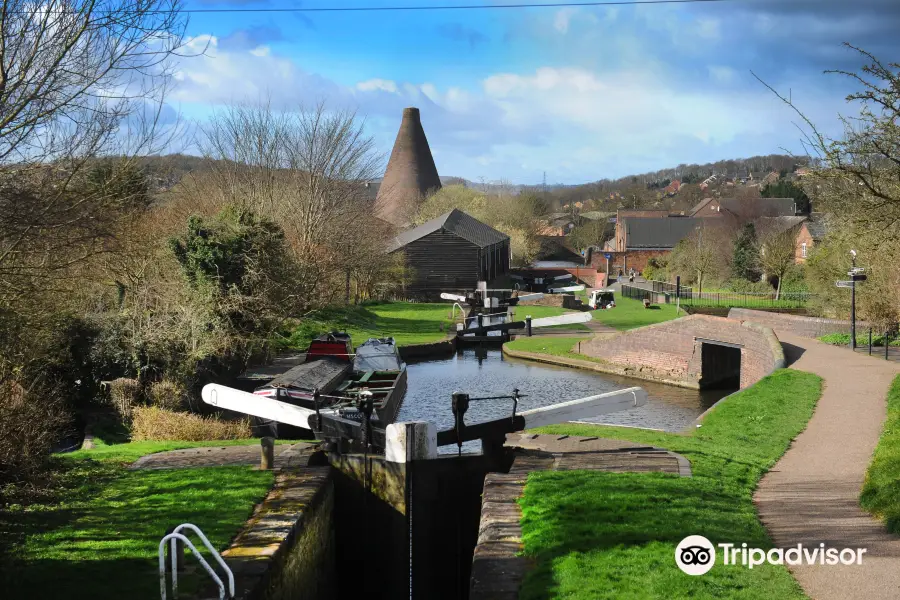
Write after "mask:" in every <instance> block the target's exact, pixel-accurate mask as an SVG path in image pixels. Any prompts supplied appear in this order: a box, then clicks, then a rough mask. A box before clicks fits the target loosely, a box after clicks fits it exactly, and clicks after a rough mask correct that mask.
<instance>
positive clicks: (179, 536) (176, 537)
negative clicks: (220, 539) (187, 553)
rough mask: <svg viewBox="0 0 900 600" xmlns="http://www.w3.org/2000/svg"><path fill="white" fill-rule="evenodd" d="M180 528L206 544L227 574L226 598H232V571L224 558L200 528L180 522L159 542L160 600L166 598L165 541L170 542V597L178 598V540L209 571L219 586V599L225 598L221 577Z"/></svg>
mask: <svg viewBox="0 0 900 600" xmlns="http://www.w3.org/2000/svg"><path fill="white" fill-rule="evenodd" d="M182 529H190V530H191V531H193V532H194V533H195V534H197V537H199V538H200V541H201V542H203V545H204V546H206V549H207V550H209V551H210V553H211V554H212V555H213V558H215V559H216V562H218V563H219V566H220V567H222V570H223V571H225V574H226V575H228V598H234V573H232V572H231V569H230V568H229V567H228V565H227V564H225V560H224V559H223V558H222V556H221V555H220V554H219V553H218V552H217V551H216V549H215V548H214V547H213V545H212V544H210V543H209V540H208V539H207V537H206V536H205V535H204V534H203V532H202V531H200V528H199V527H197V526H196V525H193V524H191V523H182V524H181V525H179V526H178V527H176V528H175V529H173V530H172V533H170V534H168V535H166V536H165V537H164V538H163V539H162V540H160V542H159V596H160V599H161V600H166V557H165V553H166V542H171V546H170V548H169V555H170V557H171V562H172V598H178V542H182V543H183V544H184V545H185V546H187V547H188V548H190V549H191V552H193V554H194V556H196V557H197V560H198V561H199V562H200V565H201V566H202V567H203V568H204V569H206V572H207V573H209V576H210V577H212V579H213V581H215V582H216V585H217V586H219V600H225V597H226V596H225V584H224V583H223V582H222V578H221V577H219V576H218V575H217V574H216V572H215V570H214V569H213V568H212V567H211V566H209V563H208V562H206V559H204V558H203V555H202V554H200V552H198V551H197V548H196V547H195V546H194V544H192V543H191V540H189V539H188V538H187V536H185V535H184V534H183V533H181V530H182Z"/></svg>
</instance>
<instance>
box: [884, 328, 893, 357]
mask: <svg viewBox="0 0 900 600" xmlns="http://www.w3.org/2000/svg"><path fill="white" fill-rule="evenodd" d="M890 347H891V334H890V332H889V331H888V330H887V329H885V330H884V360H887V359H888V349H889V348H890Z"/></svg>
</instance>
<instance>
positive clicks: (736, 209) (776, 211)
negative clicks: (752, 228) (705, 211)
mask: <svg viewBox="0 0 900 600" xmlns="http://www.w3.org/2000/svg"><path fill="white" fill-rule="evenodd" d="M720 204H721V206H722V208H724V209H725V210H727V211H729V212H732V213H734V214H736V215H741V214H742V213H744V216H748V217H751V216H752V217H756V216H759V217H793V216H794V215H796V214H797V202H796V200H794V199H793V198H722V200H721V201H720Z"/></svg>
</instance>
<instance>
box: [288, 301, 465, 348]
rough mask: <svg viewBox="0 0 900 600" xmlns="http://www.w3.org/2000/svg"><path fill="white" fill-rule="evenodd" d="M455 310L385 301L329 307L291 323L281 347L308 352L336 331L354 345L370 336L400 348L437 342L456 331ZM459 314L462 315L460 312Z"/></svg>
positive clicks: (457, 313) (449, 305)
mask: <svg viewBox="0 0 900 600" xmlns="http://www.w3.org/2000/svg"><path fill="white" fill-rule="evenodd" d="M452 307H453V305H452V304H413V303H408V302H385V303H380V304H365V305H359V306H347V307H335V308H326V309H322V310H318V311H315V312H313V313H312V314H310V315H308V316H307V317H304V318H303V319H302V320H300V321H297V322H294V323H291V324H290V326H289V328H288V330H287V331H286V332H285V337H284V339H283V340H282V344H283V346H284V347H285V349H288V348H294V349H305V348H306V347H308V346H309V342H310V340H312V339H313V338H314V337H316V336H317V335H320V334H322V333H325V332H328V331H334V330H337V331H346V332H348V333H349V334H350V335H351V336H352V338H353V343H354V344H360V343H362V342H364V341H366V340H367V339H368V338H370V337H388V336H392V337H393V338H394V339H395V340H396V341H397V344H398V345H400V346H408V345H410V344H427V343H429V342H437V341H440V340H443V339H445V338H446V337H447V334H448V332H450V331H453V330H454V329H455V324H454V322H453V321H451V319H450V312H451V309H452ZM456 315H457V317H458V316H459V309H457V310H456Z"/></svg>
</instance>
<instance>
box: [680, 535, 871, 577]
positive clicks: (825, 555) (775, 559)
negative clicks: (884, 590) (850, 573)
mask: <svg viewBox="0 0 900 600" xmlns="http://www.w3.org/2000/svg"><path fill="white" fill-rule="evenodd" d="M718 547H719V548H721V549H722V564H724V565H729V566H730V565H741V566H744V567H747V568H748V569H752V568H754V567H758V566H760V565H764V564H766V563H768V564H770V565H791V566H793V565H802V564H807V565H816V564H818V565H828V566H834V565H838V564H841V565H860V564H862V559H863V555H864V554H865V553H866V549H865V548H842V549H838V548H826V547H825V544H819V545H818V546H814V547H811V548H810V547H804V546H803V545H802V544H798V545H797V546H795V547H792V548H788V549H787V550H784V549H782V548H772V549H770V550H768V551H766V550H763V549H762V548H748V547H747V544H746V543H743V544H741V545H740V546H737V545H736V544H719V545H718ZM675 564H677V565H678V568H679V569H681V570H682V571H684V572H685V573H687V574H688V575H703V574H705V573H708V572H709V570H710V569H712V568H713V565H715V564H716V547H715V546H713V544H712V542H710V541H709V540H708V539H706V538H705V537H703V536H702V535H689V536H688V537H686V538H684V539H683V540H681V543H679V544H678V546H677V547H676V548H675Z"/></svg>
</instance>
